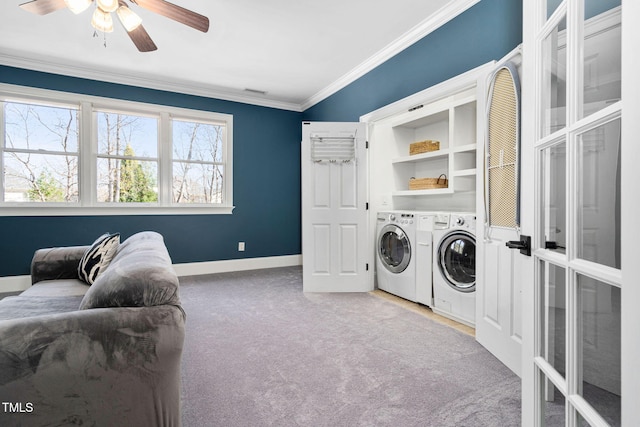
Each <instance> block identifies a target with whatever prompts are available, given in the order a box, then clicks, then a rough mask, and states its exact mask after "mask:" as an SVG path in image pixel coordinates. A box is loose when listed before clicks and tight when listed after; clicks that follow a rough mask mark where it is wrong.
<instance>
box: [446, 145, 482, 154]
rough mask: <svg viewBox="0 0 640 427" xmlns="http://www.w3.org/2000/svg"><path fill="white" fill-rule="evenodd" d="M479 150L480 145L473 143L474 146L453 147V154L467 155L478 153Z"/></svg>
mask: <svg viewBox="0 0 640 427" xmlns="http://www.w3.org/2000/svg"><path fill="white" fill-rule="evenodd" d="M477 148H478V144H476V143H473V144H465V145H460V146H457V147H455V146H454V147H453V150H452V151H453V152H454V153H465V152H467V151H476V150H477Z"/></svg>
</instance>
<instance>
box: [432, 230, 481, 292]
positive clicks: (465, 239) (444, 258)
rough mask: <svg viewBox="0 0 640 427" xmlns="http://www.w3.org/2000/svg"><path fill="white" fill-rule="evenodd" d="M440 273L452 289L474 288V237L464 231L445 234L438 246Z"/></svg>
mask: <svg viewBox="0 0 640 427" xmlns="http://www.w3.org/2000/svg"><path fill="white" fill-rule="evenodd" d="M438 264H439V267H440V273H442V277H444V279H445V280H446V282H447V283H448V284H449V286H451V287H452V288H453V289H455V290H457V291H460V292H473V291H475V290H476V239H475V237H474V236H473V235H472V234H471V233H469V232H466V231H462V230H460V231H454V232H451V233H449V234H447V235H446V236H445V237H444V238H443V239H442V241H441V243H440V246H439V248H438Z"/></svg>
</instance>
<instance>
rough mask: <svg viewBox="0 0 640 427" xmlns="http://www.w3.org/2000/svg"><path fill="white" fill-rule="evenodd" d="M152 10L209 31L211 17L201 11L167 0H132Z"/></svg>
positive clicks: (197, 28)
mask: <svg viewBox="0 0 640 427" xmlns="http://www.w3.org/2000/svg"><path fill="white" fill-rule="evenodd" d="M131 2H132V3H134V4H137V5H138V6H140V7H143V8H145V9H147V10H149V11H151V12H154V13H157V14H160V15H162V16H166V17H167V18H169V19H173V20H174V21H177V22H180V23H181V24H184V25H188V26H190V27H191V28H195V29H196V30H198V31H202V32H203V33H206V32H207V31H209V18H207V17H206V16H204V15H200V14H199V13H196V12H192V11H190V10H188V9H185V8H183V7H180V6H176V5H175V4H173V3H169V2H168V1H165V0H131Z"/></svg>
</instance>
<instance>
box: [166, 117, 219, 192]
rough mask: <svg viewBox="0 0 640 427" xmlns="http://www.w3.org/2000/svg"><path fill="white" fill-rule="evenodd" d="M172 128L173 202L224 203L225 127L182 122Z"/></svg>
mask: <svg viewBox="0 0 640 427" xmlns="http://www.w3.org/2000/svg"><path fill="white" fill-rule="evenodd" d="M172 126H173V202H174V203H181V204H187V203H222V202H223V197H222V196H223V183H224V165H223V161H224V153H223V149H224V132H225V126H224V125H223V124H218V123H202V122H191V121H182V120H173V121H172Z"/></svg>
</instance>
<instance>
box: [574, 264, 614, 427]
mask: <svg viewBox="0 0 640 427" xmlns="http://www.w3.org/2000/svg"><path fill="white" fill-rule="evenodd" d="M578 315H579V321H578V331H579V333H580V335H579V336H578V339H579V341H578V346H579V348H580V351H579V353H580V356H581V358H580V359H581V360H582V364H578V366H580V367H581V372H579V374H580V383H579V384H580V385H581V391H580V394H581V395H582V397H584V399H585V400H586V401H587V402H589V404H590V405H591V406H593V407H594V408H595V409H596V410H597V411H598V413H599V414H600V415H601V416H602V417H603V418H604V419H605V420H606V421H607V422H608V423H609V424H610V425H612V426H619V425H620V382H621V374H620V373H621V362H620V360H621V359H620V345H621V334H620V325H621V317H620V288H617V287H615V286H611V285H608V284H606V283H603V282H600V281H598V280H595V279H592V278H590V277H586V276H582V275H578Z"/></svg>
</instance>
